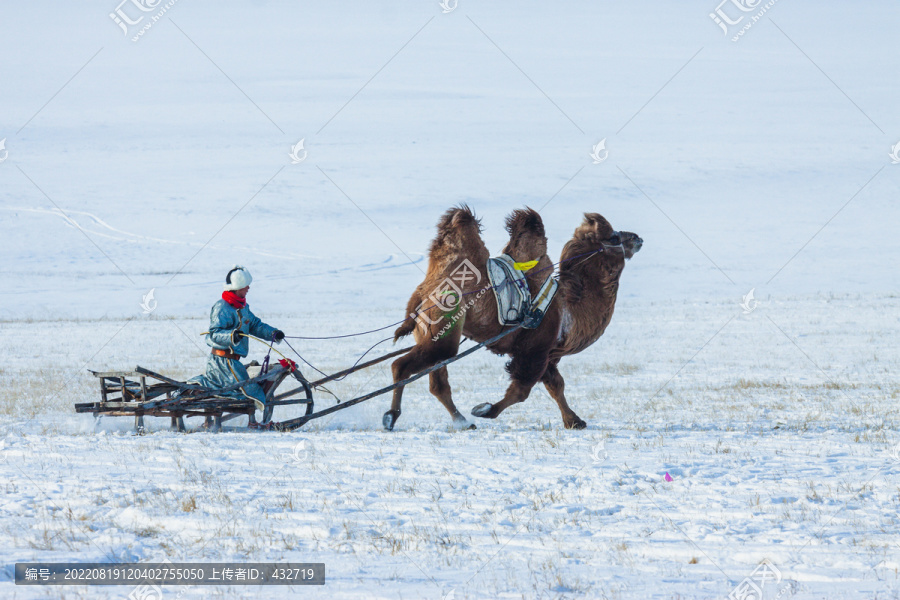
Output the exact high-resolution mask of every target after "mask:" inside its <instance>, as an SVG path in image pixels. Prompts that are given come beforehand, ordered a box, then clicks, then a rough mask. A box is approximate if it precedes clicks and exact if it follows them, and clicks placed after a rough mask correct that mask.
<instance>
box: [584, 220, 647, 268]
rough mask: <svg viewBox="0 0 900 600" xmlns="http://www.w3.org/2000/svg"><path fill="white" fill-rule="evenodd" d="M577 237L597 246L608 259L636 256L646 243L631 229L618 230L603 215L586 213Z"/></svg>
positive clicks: (614, 259)
mask: <svg viewBox="0 0 900 600" xmlns="http://www.w3.org/2000/svg"><path fill="white" fill-rule="evenodd" d="M575 237H576V238H580V239H582V240H584V241H585V242H587V243H589V244H591V245H592V246H594V247H596V248H597V250H598V251H599V252H600V253H601V254H603V255H605V256H606V258H607V259H608V260H612V261H619V262H621V263H622V264H623V265H624V264H625V259H628V258H631V257H632V256H634V255H635V254H636V253H637V252H638V251H639V250H640V249H641V246H643V244H644V240H642V239H641V238H640V236H638V234H636V233H632V232H630V231H616V230H615V229H613V228H612V225H610V224H609V221H607V220H606V219H605V218H603V215H601V214H599V213H584V221H583V222H582V223H581V225H579V226H578V229H576V230H575Z"/></svg>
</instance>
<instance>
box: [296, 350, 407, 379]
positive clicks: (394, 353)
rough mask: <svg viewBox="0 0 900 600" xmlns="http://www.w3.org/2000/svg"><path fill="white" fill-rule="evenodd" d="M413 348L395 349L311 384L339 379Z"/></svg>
mask: <svg viewBox="0 0 900 600" xmlns="http://www.w3.org/2000/svg"><path fill="white" fill-rule="evenodd" d="M413 348H415V346H410V347H409V348H401V349H400V350H394V351H393V352H391V353H390V354H385V355H384V356H380V357H378V358H373V359H372V360H370V361H366V362H364V363H362V364H359V365H356V366H354V367H350V368H349V369H344V370H343V371H338V372H337V373H333V374H332V375H329V376H328V377H323V378H322V379H319V380H318V381H310V382H309V385H311V386H312V387H316V386H317V385H322V384H323V383H328V382H329V381H332V380H334V379H337V378H338V377H343V376H344V375H349V374H350V373H354V372H356V371H359V370H360V369H366V368H368V367H371V366H372V365H377V364H378V363H380V362H384V361H386V360H387V359H389V358H394V357H395V356H400V355H401V354H406V353H407V352H409V351H410V350H412V349H413Z"/></svg>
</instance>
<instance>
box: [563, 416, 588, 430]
mask: <svg viewBox="0 0 900 600" xmlns="http://www.w3.org/2000/svg"><path fill="white" fill-rule="evenodd" d="M565 426H566V429H585V428H586V427H587V423H585V422H584V421H583V420H582V419H581V418H579V417H575V418H574V419H572V420H571V421H569V422H568V423H566V424H565Z"/></svg>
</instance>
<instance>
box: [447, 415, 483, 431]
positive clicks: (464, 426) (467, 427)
mask: <svg viewBox="0 0 900 600" xmlns="http://www.w3.org/2000/svg"><path fill="white" fill-rule="evenodd" d="M453 429H455V430H457V431H471V430H472V429H478V428H477V427H475V423H469V421H467V420H466V418H465V417H463V416H460V418H458V419H453Z"/></svg>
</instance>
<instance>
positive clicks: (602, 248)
mask: <svg viewBox="0 0 900 600" xmlns="http://www.w3.org/2000/svg"><path fill="white" fill-rule="evenodd" d="M437 229H438V234H437V237H436V238H435V239H434V241H433V242H432V244H431V247H430V248H429V254H428V272H427V273H426V275H425V281H423V282H422V283H421V284H419V286H418V287H417V288H416V290H415V292H413V295H412V297H411V298H410V300H409V303H408V305H407V314H408V315H411V316H412V317H413V318H409V319H407V320H406V321H405V322H404V323H403V324H402V325H401V326H400V327H399V328H398V329H397V331H396V332H395V334H394V340H395V341H396V340H397V339H399V338H400V337H403V336H405V335H408V334H410V333H414V337H415V340H416V346H415V347H414V348H413V350H411V351H410V352H409V353H408V354H406V355H404V356H402V357H401V358H398V359H397V360H396V361H394V363H393V364H392V372H393V377H394V382H397V381H401V380H403V379H405V378H407V377H409V376H410V375H413V374H414V373H417V372H419V371H422V370H424V369H427V368H428V367H431V366H433V365H435V364H437V363H438V362H440V361H442V360H445V359H447V358H450V357H452V356H455V355H456V353H457V351H458V349H459V344H460V339H461V336H463V335H464V336H466V337H467V338H469V339H471V340H474V341H476V342H483V341H485V340H487V339H490V338H491V337H493V336H495V335H497V334H499V333H501V332H502V331H503V330H505V329H506V328H508V327H510V326H502V325H500V323H499V322H498V320H497V305H496V302H495V300H494V298H493V297H491V294H492V292H490V291H489V290H487V288H488V287H489V286H490V283H489V281H488V279H487V276H486V273H487V267H486V263H487V259H488V257H489V256H490V255H489V253H488V250H487V248H486V247H485V245H484V242H483V241H482V240H481V236H480V233H481V224H480V222H479V220H478V219H476V218H475V215H474V214H472V211H471V210H470V209H469V208H468V207H466V206H461V207H459V208H453V209H450V210H448V211H447V212H446V213H445V214H444V215H443V216H442V217H441V219H440V221H439V222H438V227H437ZM506 229H507V231H508V232H509V235H510V239H509V242H508V243H507V244H506V246H505V247H504V248H503V253H505V254H508V255H510V256H511V257H512V258H513V260H514V261H516V262H528V261H532V260H537V261H538V263H537V265H535V266H534V267H533V268H531V269H530V270H529V271H528V272H527V273H526V275H527V276H528V277H527V280H528V286H529V290H530V292H531V294H532V295H534V294H535V292H537V290H538V288H540V286H541V284H542V283H543V282H544V280H545V279H546V278H547V277H550V276H551V275H552V272H553V271H552V267H553V264H552V262H551V261H550V258H549V257H548V256H547V238H546V237H545V235H544V224H543V221H542V220H541V217H540V215H539V214H538V212H537V211H535V210H532V209H523V210H516V211H513V213H512V214H511V215H510V216H509V217H508V218H507V220H506ZM641 243H642V240H641V239H640V238H639V237H638V236H637V235H635V234H633V233H627V232H615V231H613V229H612V227H611V226H610V225H609V223H608V222H607V221H606V219H604V218H603V217H601V216H600V215H599V214H595V213H591V214H586V215H585V221H584V223H583V224H582V225H581V226H580V227H579V228H578V229H576V230H575V235H574V237H573V239H572V240H570V241H569V242H568V243H567V244H566V246H565V248H564V249H563V260H564V261H565V262H563V263H562V264H561V265H560V291H559V293H558V294H557V298H556V299H554V301H553V303H552V304H551V305H550V308H549V310H548V311H547V314H546V315H545V316H544V319H543V321H542V322H541V324H540V326H539V327H538V328H537V329H519V330H518V331H516V332H514V333H512V334H510V335H507V336H506V337H504V338H503V339H501V340H498V341H497V342H495V343H494V344H492V345H491V346H489V347H488V348H489V349H490V350H491V351H492V352H494V353H496V354H500V355H508V356H510V357H511V358H510V361H509V362H508V363H507V365H506V370H507V372H508V373H509V375H510V378H511V379H512V381H511V383H510V385H509V387H508V388H507V390H506V394H505V395H504V397H503V399H502V400H501V401H500V402H498V403H497V404H490V403H484V404H480V405H478V406H476V407H475V408H473V409H472V414H473V415H474V416H477V417H485V418H495V417H496V416H497V415H499V414H500V413H501V412H503V411H504V410H505V409H506V408H508V407H509V406H511V405H513V404H516V403H518V402H522V401H524V400H525V399H526V398H527V397H528V395H529V394H530V392H531V388H532V387H534V385H535V384H536V383H537V382H539V381H543V383H544V385H545V386H546V387H547V390H548V392H549V393H550V395H551V397H553V399H554V400H555V401H556V403H557V405H558V406H559V410H560V413H561V414H562V418H563V424H564V426H565V427H566V428H570V429H571V428H575V429H581V428H584V427H585V426H586V424H585V422H584V421H583V420H582V419H581V418H579V417H578V415H576V414H575V412H574V411H573V410H572V409H571V408H570V407H569V405H568V404H567V402H566V399H565V395H564V393H563V389H564V382H563V379H562V376H561V375H560V374H559V371H558V370H557V368H556V365H557V364H558V363H559V360H560V358H562V356H565V355H566V354H574V353H576V352H580V351H581V350H583V349H584V348H587V347H588V346H589V345H591V344H592V343H593V342H595V341H596V340H597V338H599V337H600V336H601V335H602V334H603V331H604V330H605V329H606V326H607V325H608V324H609V320H610V318H611V317H612V312H613V306H614V304H615V297H616V291H617V289H618V278H619V275H621V272H622V267H623V266H624V262H625V258H631V256H632V255H633V254H634V253H635V252H637V251H638V250H639V249H640V245H641ZM597 257H599V258H597ZM461 265H463V266H462V268H461ZM448 282H451V283H448ZM429 377H430V383H431V385H430V390H431V393H432V394H434V396H435V397H437V399H438V400H439V401H440V402H441V404H443V405H444V407H445V408H446V409H447V410H448V412H450V415H451V416H452V417H453V421H454V424H455V425H456V426H457V427H462V428H474V425H470V424H469V422H468V421H467V420H466V418H465V417H463V416H462V414H460V412H459V411H458V410H457V408H456V406H455V405H454V404H453V400H452V397H451V390H450V384H449V381H448V377H447V368H446V367H444V368H442V369H439V370H437V371H435V372H433V373H431V374H430V375H429ZM402 397H403V388H402V387H401V388H397V389H396V390H394V396H393V402H392V403H391V410H389V411H388V412H387V413H385V415H384V420H383V422H384V426H385V428H386V429H388V430H390V429H393V427H394V424H395V423H396V421H397V419H398V418H399V417H400V412H401V411H400V406H401V400H402Z"/></svg>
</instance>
